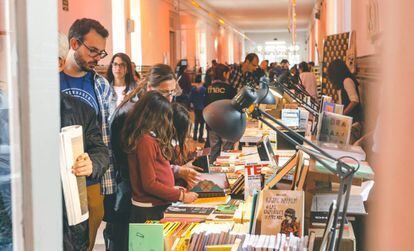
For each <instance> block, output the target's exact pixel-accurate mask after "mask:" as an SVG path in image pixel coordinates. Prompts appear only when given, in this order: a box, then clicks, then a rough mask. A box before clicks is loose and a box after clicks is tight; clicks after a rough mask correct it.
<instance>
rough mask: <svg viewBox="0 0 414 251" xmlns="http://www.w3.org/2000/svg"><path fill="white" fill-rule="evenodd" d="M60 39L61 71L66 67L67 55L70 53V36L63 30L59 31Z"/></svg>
mask: <svg viewBox="0 0 414 251" xmlns="http://www.w3.org/2000/svg"><path fill="white" fill-rule="evenodd" d="M58 41H59V72H61V71H62V70H63V67H65V61H66V56H67V55H68V51H69V42H68V37H67V36H66V35H65V34H64V33H62V32H59V34H58Z"/></svg>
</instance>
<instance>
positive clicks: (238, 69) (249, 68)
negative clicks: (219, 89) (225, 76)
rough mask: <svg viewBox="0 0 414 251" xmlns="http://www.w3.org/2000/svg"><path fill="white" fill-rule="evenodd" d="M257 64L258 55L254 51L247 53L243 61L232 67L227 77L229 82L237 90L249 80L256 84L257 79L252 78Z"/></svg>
mask: <svg viewBox="0 0 414 251" xmlns="http://www.w3.org/2000/svg"><path fill="white" fill-rule="evenodd" d="M258 66H259V57H258V56H257V55H256V54H255V53H249V54H247V56H246V58H245V59H244V62H243V63H241V64H240V65H236V66H235V67H233V68H232V70H231V72H230V78H229V82H230V84H231V85H232V86H233V87H234V88H236V90H237V91H238V90H240V89H241V88H242V87H243V86H245V85H246V84H248V83H249V82H250V83H252V84H254V85H255V86H256V85H257V84H258V83H256V82H257V81H255V80H254V78H253V72H254V71H255V70H256V69H257V67H258Z"/></svg>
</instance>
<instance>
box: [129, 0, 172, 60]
mask: <svg viewBox="0 0 414 251" xmlns="http://www.w3.org/2000/svg"><path fill="white" fill-rule="evenodd" d="M169 11H170V6H169V4H168V3H167V2H166V1H162V0H141V40H142V64H143V65H153V64H157V63H162V62H163V60H164V56H166V57H167V60H169V53H170V33H169V32H170V20H169V17H170V12H169ZM132 46H133V45H132Z"/></svg>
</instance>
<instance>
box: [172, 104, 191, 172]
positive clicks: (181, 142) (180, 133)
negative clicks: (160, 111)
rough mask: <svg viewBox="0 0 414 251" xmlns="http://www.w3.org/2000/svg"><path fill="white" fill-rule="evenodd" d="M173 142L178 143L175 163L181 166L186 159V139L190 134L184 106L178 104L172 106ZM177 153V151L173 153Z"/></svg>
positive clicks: (189, 122) (188, 115) (189, 121)
mask: <svg viewBox="0 0 414 251" xmlns="http://www.w3.org/2000/svg"><path fill="white" fill-rule="evenodd" d="M172 109H173V124H174V140H175V141H176V142H177V143H178V153H177V154H176V155H177V156H174V159H175V160H176V161H177V162H181V164H183V163H184V162H185V161H186V159H187V147H186V144H185V143H186V138H187V136H188V135H189V132H190V125H191V119H190V114H189V112H188V110H187V108H185V106H183V105H181V104H179V103H173V104H172ZM175 152H177V151H175Z"/></svg>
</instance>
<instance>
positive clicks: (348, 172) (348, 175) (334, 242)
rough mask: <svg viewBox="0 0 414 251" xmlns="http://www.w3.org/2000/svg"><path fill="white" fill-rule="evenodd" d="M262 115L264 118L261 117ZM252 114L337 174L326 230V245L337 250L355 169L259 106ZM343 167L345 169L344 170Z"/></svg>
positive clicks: (331, 250)
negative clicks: (332, 210) (332, 211)
mask: <svg viewBox="0 0 414 251" xmlns="http://www.w3.org/2000/svg"><path fill="white" fill-rule="evenodd" d="M262 115H263V116H264V117H265V118H263V117H262ZM252 116H253V118H256V119H258V120H260V121H261V122H263V123H264V124H266V125H267V126H269V127H270V128H271V129H272V130H274V131H276V132H278V133H279V134H280V135H281V136H282V137H284V138H285V139H286V140H287V141H289V142H290V143H292V144H293V145H295V147H296V148H297V149H300V150H302V151H304V152H306V153H307V154H309V155H310V156H312V157H313V158H314V159H316V160H317V161H318V162H319V163H321V164H322V165H323V166H324V167H325V168H327V169H328V170H329V171H330V172H332V173H334V174H336V175H338V176H339V180H340V186H339V191H338V196H337V200H336V201H337V204H338V209H337V210H336V211H335V214H334V219H333V225H332V228H331V229H329V230H328V231H330V241H329V243H328V245H329V247H328V250H330V251H333V250H335V247H337V250H339V246H340V244H341V240H342V236H343V231H344V225H345V217H346V213H347V210H348V203H349V197H350V194H351V186H352V179H353V176H354V173H355V170H356V169H354V168H353V167H351V166H349V165H347V164H346V163H344V162H342V161H341V159H336V158H334V157H333V156H331V155H330V154H328V153H326V152H325V151H323V150H322V149H321V148H319V147H318V146H316V145H315V144H313V143H312V142H311V141H309V140H307V139H306V138H304V137H303V136H302V135H300V134H298V133H296V132H295V131H293V130H292V129H290V128H289V127H287V126H285V125H284V124H283V123H281V122H280V121H277V120H276V119H275V118H274V117H272V116H271V115H270V114H268V113H266V112H265V111H263V110H261V109H260V108H258V107H256V108H255V109H254V111H253V112H252ZM267 119H268V120H271V121H273V122H275V123H276V124H278V125H279V126H281V127H282V128H284V129H286V130H288V131H289V132H291V133H293V134H294V135H295V136H296V137H298V138H300V139H302V140H303V141H304V142H306V143H308V144H309V145H310V146H311V147H312V148H314V149H309V148H307V147H304V146H302V145H301V144H299V143H298V142H297V141H296V140H295V139H293V138H292V137H290V136H289V135H287V134H286V133H284V132H282V131H281V130H280V129H278V128H277V127H275V126H274V125H272V124H271V123H270V122H269V121H268V120H267ZM321 158H325V159H328V160H330V161H334V162H335V163H336V166H337V169H336V170H335V169H333V168H332V167H331V166H330V165H329V164H328V163H327V162H325V161H324V160H322V159H321ZM358 168H359V167H358ZM343 169H345V172H344V170H343ZM344 191H345V198H343V197H344ZM342 201H344V203H343V205H342ZM341 205H342V210H341ZM340 212H342V218H341V223H340V227H339V233H338V236H336V226H337V224H338V218H339V214H340Z"/></svg>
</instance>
